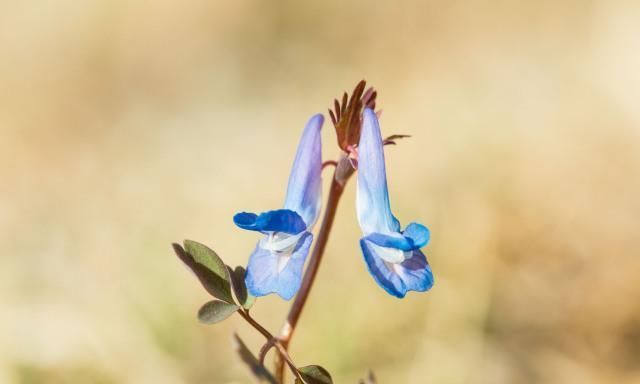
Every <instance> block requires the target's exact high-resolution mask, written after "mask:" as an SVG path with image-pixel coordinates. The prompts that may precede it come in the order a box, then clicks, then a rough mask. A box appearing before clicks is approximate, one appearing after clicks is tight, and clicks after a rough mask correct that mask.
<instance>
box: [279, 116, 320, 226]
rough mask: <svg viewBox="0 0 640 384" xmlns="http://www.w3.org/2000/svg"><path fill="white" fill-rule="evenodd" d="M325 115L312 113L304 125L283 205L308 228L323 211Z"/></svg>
mask: <svg viewBox="0 0 640 384" xmlns="http://www.w3.org/2000/svg"><path fill="white" fill-rule="evenodd" d="M323 121H324V118H323V117H322V115H320V114H318V115H315V116H313V117H312V118H311V119H310V120H309V122H308V123H307V125H306V126H305V128H304V132H303V133H302V138H301V139H300V144H299V145H298V152H297V153H296V158H295V160H294V161H293V167H292V169H291V175H290V176H289V186H288V187H287V197H286V199H285V202H284V208H285V209H290V210H292V211H295V212H298V214H300V216H301V217H302V219H303V220H304V222H305V223H306V224H307V228H309V227H311V226H312V225H313V224H314V223H315V221H316V219H317V218H318V214H319V213H320V204H321V201H320V198H321V186H322V183H321V179H320V174H321V171H322V143H321V138H320V129H321V128H322V123H323Z"/></svg>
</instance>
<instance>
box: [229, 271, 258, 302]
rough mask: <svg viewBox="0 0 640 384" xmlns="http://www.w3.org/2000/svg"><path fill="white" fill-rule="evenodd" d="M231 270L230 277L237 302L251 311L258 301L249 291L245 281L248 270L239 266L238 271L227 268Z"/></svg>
mask: <svg viewBox="0 0 640 384" xmlns="http://www.w3.org/2000/svg"><path fill="white" fill-rule="evenodd" d="M227 268H228V269H229V275H230V276H231V286H232V287H233V292H234V293H235V295H236V300H238V303H240V305H242V307H243V308H244V309H249V308H251V306H252V305H253V303H254V302H255V301H256V298H255V296H253V295H252V294H250V293H249V291H247V285H246V283H245V281H244V277H245V275H246V270H245V269H244V267H241V266H237V267H236V269H235V270H234V269H231V267H229V266H227Z"/></svg>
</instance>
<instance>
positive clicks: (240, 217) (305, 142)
mask: <svg viewBox="0 0 640 384" xmlns="http://www.w3.org/2000/svg"><path fill="white" fill-rule="evenodd" d="M323 121H324V118H323V117H322V115H315V116H313V117H312V118H311V119H310V120H309V122H308V123H307V125H306V127H305V128H304V132H303V133H302V138H301V139H300V144H299V145H298V152H297V153H296V158H295V160H294V162H293V167H292V169H291V175H290V176H289V185H288V187H287V197H286V199H285V202H284V207H283V209H278V210H274V211H268V212H264V213H261V214H259V215H256V214H255V213H247V212H242V213H238V214H236V215H235V216H234V217H233V221H234V223H235V224H236V225H237V226H238V227H240V228H242V229H247V230H250V231H259V232H262V233H263V234H264V235H265V236H264V237H263V238H262V239H261V240H260V241H259V242H258V244H257V245H256V249H255V250H254V251H253V253H252V254H251V257H250V259H249V265H248V266H247V275H246V277H245V282H246V284H247V289H248V290H249V292H250V293H251V294H252V295H254V296H264V295H268V294H270V293H277V294H278V295H280V297H282V298H283V299H285V300H290V299H291V298H292V297H293V296H294V295H295V294H296V292H298V289H300V284H301V282H302V269H303V266H304V262H305V259H306V258H307V254H308V253H309V247H310V246H311V241H312V240H313V235H312V234H311V232H310V231H311V228H312V227H313V224H314V223H315V222H316V220H317V218H318V214H319V213H320V205H321V201H320V198H321V186H322V185H321V179H320V173H321V171H322V145H321V141H320V129H321V127H322V123H323Z"/></svg>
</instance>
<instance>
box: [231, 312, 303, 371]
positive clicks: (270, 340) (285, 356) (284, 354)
mask: <svg viewBox="0 0 640 384" xmlns="http://www.w3.org/2000/svg"><path fill="white" fill-rule="evenodd" d="M238 313H239V314H240V316H242V318H244V319H245V320H246V321H247V322H248V323H249V324H251V326H252V327H253V328H255V329H256V330H257V331H258V332H260V333H261V334H262V336H264V337H265V338H266V339H267V344H265V345H264V346H263V347H262V349H261V350H260V364H263V363H264V356H265V355H266V354H267V352H268V351H269V349H271V348H272V347H274V346H275V347H276V349H277V350H278V352H279V355H278V356H279V357H280V359H282V361H286V363H287V365H288V366H289V369H291V373H293V374H294V376H295V377H297V378H298V379H300V381H302V377H301V376H300V372H298V368H297V367H296V365H295V363H294V362H293V360H292V359H291V357H290V356H289V352H288V351H287V348H286V347H285V346H283V345H282V343H281V342H280V341H279V340H278V339H276V338H275V337H273V335H272V334H271V333H270V332H269V331H267V330H266V329H265V328H264V327H263V326H262V325H260V323H258V322H257V321H256V320H255V319H254V318H253V317H251V315H249V312H247V311H246V310H244V309H240V310H239V311H238ZM263 366H264V364H263ZM278 383H281V381H280V380H278Z"/></svg>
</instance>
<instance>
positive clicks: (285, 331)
mask: <svg viewBox="0 0 640 384" xmlns="http://www.w3.org/2000/svg"><path fill="white" fill-rule="evenodd" d="M353 171H354V169H353V167H352V166H351V163H350V162H349V158H348V156H346V154H345V155H343V156H342V157H341V158H340V160H339V161H338V162H337V165H336V168H335V171H334V173H333V179H332V181H331V187H330V189H329V197H328V199H327V205H326V210H325V212H324V217H323V218H322V224H321V226H320V231H319V232H318V237H317V239H316V243H315V245H314V248H313V251H312V252H311V256H310V257H309V265H308V266H307V269H306V271H305V273H304V277H303V279H302V285H301V286H300V290H299V291H298V294H297V295H296V298H295V300H294V301H293V304H292V305H291V309H289V315H288V316H287V320H286V321H285V323H284V325H283V326H282V330H281V331H280V336H279V339H280V343H281V345H282V347H283V348H284V351H285V352H286V351H287V350H288V348H289V343H290V342H291V338H292V337H293V332H294V331H295V329H296V325H297V324H298V320H300V315H301V314H302V310H303V309H304V305H305V303H306V302H307V298H308V297H309V292H310V291H311V287H312V286H313V282H314V281H315V278H316V274H317V273H318V268H319V267H320V262H321V261H322V255H323V254H324V250H325V247H326V245H327V240H328V239H329V234H330V232H331V227H332V226H333V220H334V218H335V216H336V211H337V209H338V203H339V201H340V197H341V196H342V192H343V191H344V187H345V185H346V183H347V181H348V180H349V177H350V176H351V175H352V174H353ZM281 356H282V354H278V355H276V361H275V375H276V380H277V381H278V383H284V366H285V363H286V361H285V360H284V359H283V358H282V357H281Z"/></svg>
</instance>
